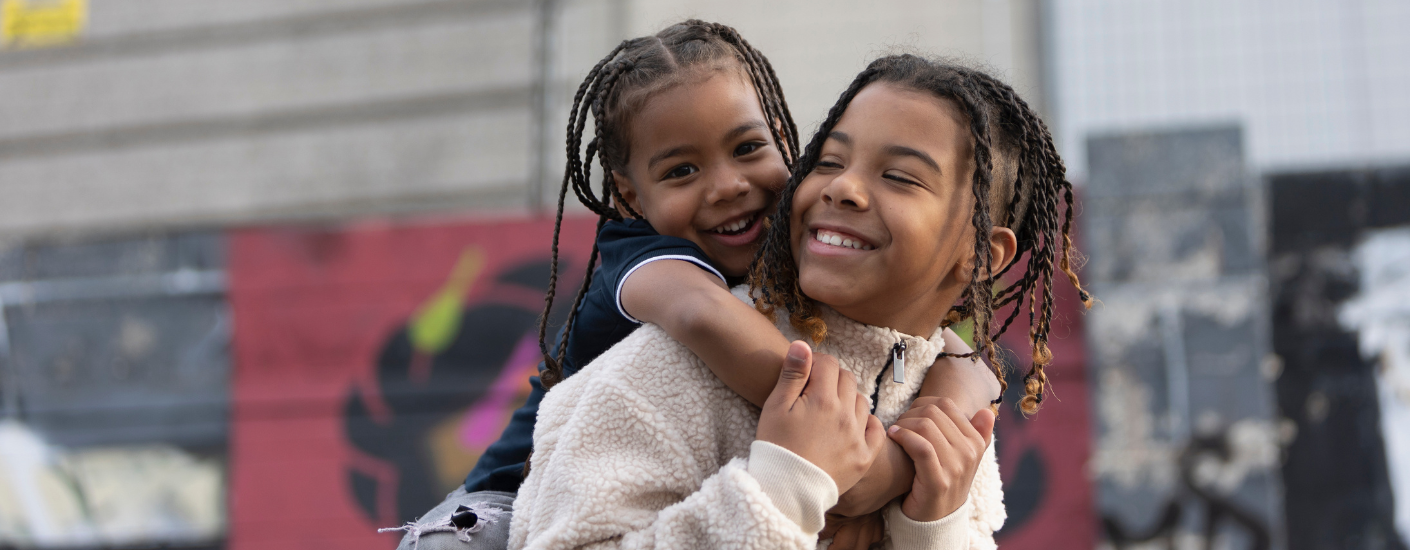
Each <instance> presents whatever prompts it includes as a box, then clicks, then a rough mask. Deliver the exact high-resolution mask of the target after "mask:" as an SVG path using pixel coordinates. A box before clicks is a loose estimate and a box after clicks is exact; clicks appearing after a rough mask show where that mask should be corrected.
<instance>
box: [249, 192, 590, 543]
mask: <svg viewBox="0 0 1410 550" xmlns="http://www.w3.org/2000/svg"><path fill="white" fill-rule="evenodd" d="M594 223H595V222H594V220H591V219H583V218H573V219H571V220H570V221H568V222H565V228H564V231H563V234H564V236H565V237H564V246H563V251H564V254H565V256H567V257H568V260H569V262H568V263H569V264H570V265H573V266H581V265H583V262H582V261H583V260H584V259H585V257H586V253H587V252H588V250H589V249H590V246H591V238H592V233H593V230H594ZM552 230H553V224H552V220H551V219H550V220H501V221H479V222H476V221H443V222H435V223H417V224H394V223H388V222H372V223H363V224H357V225H351V226H347V227H342V228H336V229H326V228H319V229H303V228H287V227H286V228H251V229H244V230H239V231H235V232H234V234H233V235H232V236H231V239H230V259H229V266H230V267H229V274H230V282H231V286H230V303H231V308H232V310H233V313H234V318H235V344H234V350H233V355H234V375H233V392H232V394H233V405H232V427H231V450H230V464H231V474H230V475H231V480H230V495H231V496H230V512H229V513H230V531H229V547H230V548H231V549H232V550H256V549H258V550H279V549H290V550H294V549H300V550H302V549H306V548H344V549H357V548H369V549H370V548H391V547H393V546H395V544H396V540H397V538H398V537H397V536H395V535H393V534H380V535H379V534H377V533H376V529H377V528H379V527H391V526H394V525H396V524H397V523H398V518H397V517H395V509H396V504H395V503H394V502H388V498H389V497H388V495H393V494H394V491H392V490H391V487H392V485H394V484H396V483H398V478H399V477H406V476H407V475H409V474H410V473H409V472H400V471H398V469H397V468H395V467H394V465H393V464H390V463H389V462H387V461H386V460H382V459H379V457H377V456H375V455H372V454H369V453H368V452H366V451H365V450H363V449H360V448H358V447H356V446H354V445H353V444H351V443H350V441H349V440H348V437H347V427H346V424H347V418H346V416H347V415H346V411H345V409H346V407H347V396H348V395H349V392H350V391H355V392H361V393H362V394H363V395H364V396H366V395H372V396H374V397H375V396H377V395H378V394H379V392H380V388H379V387H378V385H379V384H378V377H377V374H376V369H377V361H378V354H379V353H380V348H382V347H383V345H384V344H385V343H386V342H387V341H388V338H389V335H391V334H393V333H395V332H396V331H397V330H398V329H399V328H400V327H402V326H403V325H404V324H405V323H406V322H407V320H408V318H409V317H411V316H412V315H413V314H414V313H415V312H416V311H417V310H418V308H419V307H421V306H422V305H423V304H424V303H426V302H427V300H428V299H429V298H431V297H432V296H433V295H434V294H435V293H436V292H437V291H438V290H440V289H441V288H442V286H443V285H444V284H445V283H446V281H447V278H448V277H449V275H450V274H451V272H452V269H453V268H454V267H455V264H456V262H457V259H458V258H459V257H460V256H461V254H462V253H463V252H464V251H465V250H466V249H467V248H472V247H473V248H476V249H478V250H481V251H482V252H483V254H484V265H483V267H482V270H481V274H480V275H479V277H477V279H476V280H475V281H474V284H473V285H472V286H471V287H470V288H469V289H468V293H467V294H466V295H465V297H464V302H465V303H466V304H477V303H486V302H496V303H507V304H510V305H514V306H521V307H522V308H524V309H527V310H529V311H537V310H539V309H541V308H542V294H541V293H538V294H536V293H533V292H530V291H527V290H525V289H522V288H517V287H515V286H513V285H502V284H495V281H494V277H495V275H496V274H499V273H501V272H502V271H504V270H506V269H508V268H511V267H513V266H515V265H518V264H522V263H524V262H531V261H534V260H543V259H546V258H547V256H548V249H549V243H550V240H551V237H552ZM577 269H580V268H575V269H574V271H577ZM516 293H517V295H516ZM526 381H527V373H525V376H524V384H523V385H524V386H527V382H526ZM367 401H368V402H372V403H375V402H376V401H377V399H375V398H373V399H368V400H367ZM509 405H512V403H508V404H506V405H505V406H506V407H508V406H509ZM372 408H373V409H374V411H373V412H374V414H373V416H377V414H376V413H377V411H376V410H375V409H376V408H377V407H375V406H373V407H372ZM382 413H383V414H382V416H384V417H385V416H386V415H385V411H382ZM427 467H428V468H430V467H432V466H431V465H428V466H427ZM350 471H358V472H361V474H362V475H364V476H367V477H370V478H373V479H376V480H377V482H378V483H380V484H385V485H384V486H378V487H377V488H376V489H377V491H376V494H377V497H376V504H375V506H373V507H374V508H375V509H376V510H375V512H376V513H375V515H374V516H373V517H369V514H368V513H366V511H364V510H363V509H362V507H360V506H359V503H358V499H357V498H356V496H355V495H354V494H353V491H354V489H353V486H352V484H351V483H350V482H349V477H350V473H349V472H350ZM466 472H468V468H465V470H464V471H462V472H461V473H460V475H461V476H463V475H464V473H466ZM447 491H448V489H447ZM441 494H444V493H443V492H442V493H441ZM431 504H434V503H431ZM429 507H430V505H426V507H425V508H424V509H423V511H424V510H426V509H429Z"/></svg>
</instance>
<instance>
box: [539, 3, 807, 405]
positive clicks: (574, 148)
mask: <svg viewBox="0 0 1410 550" xmlns="http://www.w3.org/2000/svg"><path fill="white" fill-rule="evenodd" d="M715 70H738V71H740V73H741V74H742V75H743V76H745V77H747V78H748V79H749V82H750V84H751V85H752V86H753V88H754V92H755V94H756V95H757V97H758V99H759V105H760V107H762V110H763V113H764V117H765V119H766V120H768V121H769V123H770V124H768V127H769V133H770V136H771V137H772V138H773V140H774V145H775V146H776V147H778V148H779V150H780V152H781V153H782V154H783V159H784V163H785V164H786V165H787V166H788V167H789V168H790V169H791V168H792V167H793V165H794V164H795V163H794V157H795V156H796V155H797V151H798V127H797V125H796V124H794V122H793V115H792V114H790V113H789V110H788V103H787V102H786V101H784V98H783V88H782V87H781V86H780V85H779V82H778V76H777V74H776V73H774V68H773V66H772V65H771V64H770V63H769V60H768V58H766V57H764V54H762V53H760V52H759V51H758V50H756V49H754V47H753V46H751V45H750V44H749V42H748V41H746V40H744V37H742V36H740V34H739V32H738V31H736V30H734V29H733V28H731V27H729V26H727V25H721V24H719V23H707V22H704V21H699V20H695V19H692V20H689V21H684V22H681V23H678V24H675V25H671V26H670V27H667V28H666V29H664V30H662V31H661V32H659V33H656V34H655V35H652V36H643V37H639V38H633V39H630V40H625V41H623V42H622V43H621V44H619V45H618V46H617V47H616V48H614V49H613V50H612V51H611V52H610V53H608V54H607V56H606V57H604V58H602V60H601V61H598V62H597V64H596V65H594V66H593V68H592V70H591V71H588V75H587V77H586V78H584V79H583V83H582V84H581V85H579V86H578V91H577V94H576V95H574V97H573V107H572V109H571V110H570V111H569V114H568V138H567V154H568V162H567V166H566V167H565V168H564V171H563V184H562V187H561V188H560V189H559V191H558V209H557V214H556V218H555V220H554V225H553V259H552V261H551V262H550V275H549V283H548V292H547V293H546V294H545V295H544V311H543V315H542V316H541V317H540V318H539V351H541V352H542V353H543V356H544V363H545V369H544V372H543V373H542V375H541V379H542V381H543V386H544V388H545V389H548V388H551V387H553V385H555V384H557V383H558V382H559V381H561V380H562V379H563V376H564V375H563V360H564V358H565V357H566V355H567V344H568V338H567V336H566V335H567V334H571V332H572V330H573V323H574V321H575V320H576V318H577V312H578V307H579V306H580V305H581V304H582V301H583V297H584V296H585V295H586V293H587V290H588V287H590V286H591V285H592V279H593V268H595V267H596V265H597V256H598V250H597V243H596V241H594V243H593V248H592V252H591V255H590V256H589V258H588V264H587V274H586V276H585V277H584V278H583V284H582V286H581V287H580V288H579V289H578V293H577V296H576V297H575V298H574V300H573V309H572V310H571V311H569V313H568V320H567V321H566V323H565V325H564V328H563V331H564V335H565V336H564V338H563V339H562V340H561V341H560V342H559V343H558V346H557V349H556V350H554V351H550V350H549V346H548V342H547V337H548V316H549V311H550V310H551V309H552V308H553V301H554V298H555V297H556V294H557V286H558V242H559V236H560V233H561V231H562V228H563V211H564V205H565V203H566V200H567V196H568V190H569V189H571V190H572V191H573V194H574V195H576V196H577V198H578V202H581V203H582V204H583V206H586V207H587V208H588V210H591V211H592V212H593V213H595V214H597V216H598V224H597V229H598V231H601V229H602V226H603V224H604V223H606V222H607V221H609V220H620V219H622V218H623V215H624V214H625V215H626V216H630V217H635V218H639V217H641V216H640V215H639V214H638V213H637V212H635V211H633V210H632V208H631V206H630V205H628V204H627V203H626V201H624V200H623V199H622V195H621V193H620V192H619V191H618V190H617V186H616V185H614V183H613V181H612V171H613V170H623V169H625V166H626V164H627V159H628V157H629V148H630V144H631V136H630V134H629V132H628V130H629V127H630V120H631V117H632V116H634V115H635V114H636V113H637V112H640V111H641V108H642V107H643V106H644V105H645V104H646V102H647V101H648V100H649V99H650V98H651V97H652V96H653V95H654V94H657V93H659V92H662V91H665V90H667V89H671V88H672V87H675V86H679V85H681V84H685V83H687V82H689V81H690V79H691V78H694V77H698V76H700V75H702V74H707V72H708V71H715ZM589 114H591V115H592V119H593V120H592V123H593V124H592V126H593V133H592V139H591V140H590V141H589V142H588V143H587V145H586V147H584V145H583V134H584V133H586V132H587V126H588V115H589ZM594 156H596V157H597V160H598V163H599V165H600V166H601V168H602V176H601V178H602V179H601V190H600V191H596V190H594V189H593V182H592V161H593V157H594Z"/></svg>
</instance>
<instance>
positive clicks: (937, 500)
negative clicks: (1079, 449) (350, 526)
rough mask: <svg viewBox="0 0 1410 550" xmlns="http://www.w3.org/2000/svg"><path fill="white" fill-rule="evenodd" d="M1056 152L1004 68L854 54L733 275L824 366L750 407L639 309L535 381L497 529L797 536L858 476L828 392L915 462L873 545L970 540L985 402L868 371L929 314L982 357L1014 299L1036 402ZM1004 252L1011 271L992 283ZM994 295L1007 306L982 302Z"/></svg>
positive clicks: (702, 541)
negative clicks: (530, 451) (533, 425)
mask: <svg viewBox="0 0 1410 550" xmlns="http://www.w3.org/2000/svg"><path fill="white" fill-rule="evenodd" d="M1063 173H1064V169H1063V166H1062V164H1061V160H1060V159H1059V158H1058V156H1057V154H1056V152H1055V150H1054V149H1053V147H1052V140H1051V137H1050V135H1049V134H1048V131H1047V129H1046V127H1045V126H1044V125H1043V123H1042V122H1041V120H1039V119H1038V118H1037V117H1036V116H1035V115H1034V113H1033V112H1032V111H1031V110H1030V109H1029V108H1028V107H1027V105H1026V104H1025V103H1024V102H1023V101H1022V100H1021V99H1019V98H1018V97H1017V95H1016V94H1015V93H1014V92H1013V90H1012V89H1011V88H1009V87H1008V86H1007V85H1004V84H1003V83H1001V82H999V81H997V80H995V79H993V78H992V77H989V76H988V75H985V74H983V73H980V72H977V71H973V70H970V69H966V68H963V67H957V66H952V65H947V64H943V63H938V62H932V61H927V60H924V59H921V58H918V57H914V56H898V57H888V58H883V59H880V60H877V61H876V62H873V63H872V64H871V65H870V66H869V67H868V68H867V70H866V71H864V72H863V73H862V74H861V75H859V76H858V78H857V79H856V80H855V81H854V82H853V84H852V85H851V86H850V87H849V88H848V89H847V91H846V92H844V94H843V95H842V97H841V99H840V100H839V102H838V104H837V105H836V106H834V107H833V109H832V111H831V112H830V114H829V116H828V118H827V120H826V121H825V122H824V123H823V125H822V127H821V129H820V130H819V132H818V134H817V135H816V136H815V138H814V139H813V141H812V143H811V144H810V145H809V146H808V149H807V150H806V152H805V154H804V155H803V157H802V159H800V163H799V166H798V170H797V171H796V172H795V174H794V176H793V179H791V180H790V182H789V186H788V187H787V188H786V189H785V191H784V193H783V197H782V199H781V205H780V207H779V209H778V212H777V213H776V214H775V215H774V216H773V218H772V224H771V227H770V229H769V232H768V234H767V236H766V238H765V243H764V245H763V249H762V250H761V253H760V259H759V261H758V262H757V263H756V264H755V266H754V272H753V277H752V279H751V282H752V285H753V286H754V296H757V297H758V307H759V309H760V310H761V311H764V312H766V313H771V314H772V313H775V312H778V311H780V310H782V311H784V312H786V317H785V316H779V317H780V319H779V322H778V325H779V328H780V329H781V330H782V331H783V332H784V333H785V334H788V335H790V336H806V337H808V338H809V339H811V340H813V341H815V342H819V348H820V350H822V351H826V352H829V353H832V354H833V355H835V356H837V359H838V360H839V361H840V362H841V366H842V369H843V370H844V371H845V373H843V374H837V375H834V373H835V372H836V371H828V370H827V369H826V368H819V367H818V366H816V365H815V366H814V368H813V371H812V373H811V374H809V375H808V376H807V378H808V384H807V389H806V390H804V389H801V388H800V387H801V386H802V384H801V383H800V382H799V381H798V380H799V378H800V377H799V372H801V369H799V370H794V369H793V368H790V369H785V371H784V374H783V375H782V377H781V378H780V380H779V383H778V387H777V388H775V390H774V392H773V394H772V395H771V396H770V397H769V399H768V402H767V403H766V404H765V406H764V408H763V410H762V415H760V412H759V411H758V410H757V409H754V408H753V407H751V406H750V405H749V404H748V403H747V402H746V401H745V400H744V399H742V398H741V397H739V396H738V395H737V394H735V393H734V392H732V391H731V390H730V389H729V388H728V387H727V386H725V385H724V384H723V383H722V382H721V381H720V379H719V378H716V377H715V376H714V375H712V374H711V373H710V370H709V369H708V368H707V367H706V366H705V365H704V364H703V362H702V361H701V360H700V359H699V358H697V357H696V356H694V355H693V354H692V353H691V352H690V350H689V349H688V348H687V347H686V346H684V345H683V344H682V343H680V342H678V341H675V340H673V339H672V338H671V337H670V336H669V335H668V334H666V333H665V332H664V331H663V330H661V329H660V328H659V327H655V326H648V327H646V328H644V329H642V330H638V331H636V332H634V333H632V335H631V336H629V337H627V338H626V339H625V340H623V341H622V342H621V343H620V344H619V345H618V346H616V347H614V348H612V349H611V350H609V351H608V352H606V353H605V354H603V355H602V356H600V357H598V359H597V360H595V361H593V362H592V363H591V364H590V365H588V366H587V367H586V369H585V370H584V372H583V374H584V375H585V376H578V377H574V378H572V379H569V380H567V381H566V382H564V383H563V384H562V385H560V386H558V388H557V389H556V390H555V391H554V392H552V393H550V394H549V395H548V396H547V397H546V399H545V400H544V402H543V405H542V411H541V415H540V417H539V421H540V423H539V425H538V429H537V433H536V435H535V440H534V442H535V447H534V449H535V459H534V468H533V469H532V471H531V473H530V475H529V477H528V479H527V480H526V481H525V482H524V486H523V488H522V489H521V491H520V494H519V498H518V499H517V500H516V501H515V507H516V518H515V522H514V523H513V525H512V529H513V535H512V538H511V544H510V546H511V547H512V548H521V547H528V548H574V547H580V546H588V545H601V546H609V547H618V546H620V547H632V548H637V547H643V548H644V547H661V548H688V547H697V548H722V547H730V548H736V547H737V548H780V547H792V548H808V547H811V546H812V545H813V544H814V543H815V542H816V540H817V539H816V537H817V534H818V531H819V529H820V528H821V523H822V522H821V514H822V512H821V511H822V510H826V509H828V508H829V507H830V506H832V504H833V503H834V502H835V501H836V498H837V495H838V493H839V492H845V491H846V490H848V489H849V488H850V485H851V484H852V483H855V482H856V480H857V479H859V474H858V470H859V469H863V468H862V467H859V466H858V464H856V462H855V460H854V457H856V456H859V455H865V452H864V451H862V452H859V451H858V449H859V448H861V449H865V448H867V447H868V446H869V445H871V444H872V443H871V439H872V435H871V433H872V429H873V428H874V426H871V427H869V426H870V424H871V423H869V422H862V421H860V417H861V416H865V410H864V409H862V410H853V411H852V412H850V413H849V410H848V409H849V408H850V407H851V406H852V404H853V403H856V404H858V408H860V407H861V404H862V403H864V402H866V401H870V403H871V406H872V407H874V409H873V410H874V411H875V414H876V416H878V417H880V418H881V420H882V422H886V423H890V422H893V421H894V425H893V426H892V427H891V428H890V429H889V433H890V435H891V438H892V439H893V440H895V441H897V442H898V443H901V444H902V445H903V446H904V447H905V449H906V452H907V453H909V454H910V456H911V457H912V458H913V459H915V463H916V471H917V475H916V476H915V478H914V480H913V482H912V487H911V490H910V492H909V494H908V495H907V496H906V498H905V499H903V500H900V501H899V502H896V503H894V504H892V505H889V506H888V509H887V512H886V517H887V530H888V532H889V535H890V539H889V540H890V544H891V545H892V546H893V547H896V548H908V547H932V548H970V547H973V548H992V547H993V546H994V543H993V532H994V530H996V529H997V528H998V527H999V526H1000V525H1001V524H1002V521H1003V517H1004V512H1003V504H1002V500H1001V499H1002V495H1001V492H1002V491H1001V488H1000V483H999V479H998V471H997V465H996V464H995V463H994V458H993V452H992V449H990V448H989V445H988V442H987V441H986V440H985V437H984V436H983V432H984V431H986V429H987V428H988V427H989V422H991V421H992V416H988V413H984V412H981V413H980V414H979V415H977V417H976V420H975V421H974V426H971V425H970V422H968V421H967V419H966V416H965V415H964V414H963V413H962V412H961V411H959V409H958V408H957V407H955V406H954V404H953V403H952V402H950V401H945V400H941V401H939V402H938V404H937V402H936V400H934V399H926V398H922V399H920V400H917V401H916V405H917V406H916V407H910V408H909V410H907V409H908V405H910V402H911V400H912V399H913V398H915V396H916V392H917V390H918V388H917V387H916V386H914V385H906V384H887V383H885V382H883V375H884V374H886V373H887V372H888V369H889V370H890V371H891V372H895V371H903V372H904V371H910V372H914V373H915V374H919V371H922V370H924V369H925V367H927V366H928V365H929V361H930V360H931V359H932V358H934V357H935V356H936V355H938V354H939V353H940V351H941V348H942V347H943V345H942V342H941V331H942V329H941V326H942V324H944V323H946V322H947V321H949V322H953V321H954V320H957V319H959V318H965V317H970V318H973V319H974V321H975V326H976V327H977V330H976V334H977V337H978V339H979V342H980V345H981V349H982V351H984V352H986V353H987V354H989V356H990V358H991V360H993V358H994V357H995V356H994V355H993V346H992V342H993V340H994V338H996V337H997V336H998V335H999V334H1000V333H1002V332H1003V331H1004V330H1005V329H1006V328H1007V327H1008V325H1009V324H1010V323H1011V322H1012V320H1013V319H1015V318H1016V316H1017V315H1018V313H1017V312H1018V311H1019V310H1020V308H1021V306H1022V302H1023V301H1025V300H1028V301H1029V308H1028V310H1029V312H1030V316H1029V322H1030V340H1031V342H1032V344H1033V364H1034V366H1033V367H1032V369H1031V370H1030V372H1029V373H1028V374H1027V375H1026V376H1025V397H1024V398H1023V401H1022V403H1021V405H1022V407H1023V409H1024V410H1025V412H1029V413H1031V412H1034V411H1036V409H1037V407H1038V405H1039V404H1040V403H1041V401H1042V395H1043V393H1042V390H1043V386H1044V385H1045V383H1046V377H1045V375H1044V373H1043V366H1044V365H1045V364H1047V363H1048V362H1049V361H1050V360H1051V354H1050V353H1049V352H1048V350H1047V345H1046V340H1047V330H1048V319H1049V317H1050V315H1051V310H1052V293H1051V278H1052V276H1053V271H1054V270H1053V267H1054V264H1056V265H1057V266H1058V267H1059V268H1060V269H1062V270H1063V271H1064V272H1065V274H1066V275H1067V276H1068V278H1069V279H1070V281H1071V282H1072V283H1073V284H1074V285H1077V284H1078V281H1077V277H1076V275H1075V274H1074V273H1073V272H1072V271H1071V269H1070V267H1069V261H1068V258H1069V256H1070V254H1071V252H1070V244H1069V243H1070V241H1069V240H1068V236H1067V233H1068V231H1067V229H1068V227H1069V226H1070V218H1071V209H1070V201H1071V198H1070V197H1071V186H1070V184H1068V182H1067V181H1066V180H1065V179H1064V176H1063ZM1059 195H1061V198H1060V197H1059ZM1059 200H1063V201H1066V202H1068V203H1069V206H1068V208H1067V209H1065V211H1061V210H1060V208H1059V204H1058V203H1059ZM1059 216H1064V218H1063V221H1062V223H1061V224H1059V223H1058V219H1059ZM1059 225H1061V230H1059ZM1060 241H1061V243H1062V244H1061V245H1060V244H1059V242H1060ZM1059 246H1062V247H1063V248H1062V250H1061V253H1060V254H1059V248H1058V247H1059ZM1025 253H1026V254H1027V255H1028V257H1029V259H1028V262H1027V263H1026V266H1025V267H1024V269H1023V270H1022V274H1021V275H1019V276H1018V278H1017V280H1015V281H1013V282H1012V284H1010V285H1009V286H1007V287H1005V288H1004V289H1003V290H1000V291H998V292H997V293H996V292H994V291H993V290H992V289H993V288H994V283H995V281H996V279H997V278H998V277H1000V276H1002V275H1004V273H1006V272H1007V271H1008V269H1009V267H1010V266H1011V265H1013V262H1012V261H1013V260H1014V259H1015V258H1017V257H1020V256H1021V255H1023V254H1025ZM1079 289H1080V286H1079ZM739 293H740V297H741V298H742V299H746V300H747V299H748V297H749V296H748V295H746V294H744V293H743V291H742V289H741V290H740V291H739ZM1083 297H1084V301H1086V300H1087V298H1086V295H1085V293H1083ZM957 303H958V304H959V306H954V305H955V304H957ZM1006 305H1011V306H1012V307H1013V308H1015V311H1014V312H1012V313H1011V314H1010V315H1009V316H1008V317H1007V318H1005V320H1004V322H1003V323H992V322H991V321H992V317H993V311H994V310H995V309H996V308H999V307H1003V306H1006ZM952 306H954V307H952ZM785 319H786V321H785ZM995 324H998V325H999V328H998V330H997V331H995V333H993V334H991V333H990V330H991V329H992V327H993V326H994V325H995ZM915 334H919V335H930V336H928V337H925V336H911V335H915ZM901 350H905V360H904V361H903V359H902V357H901V354H900V351H901ZM794 351H795V352H797V353H795V355H799V356H801V355H804V353H803V352H802V351H801V350H796V349H795V350H794ZM819 372H821V374H819ZM846 373H850V375H849V374H846ZM906 378H911V375H910V374H907V375H906ZM849 384H851V385H854V386H855V387H854V388H848V387H846V386H848V385H849ZM849 391H850V392H851V393H849ZM856 395H861V396H866V395H872V396H873V398H872V399H870V400H866V399H859V398H857V397H856ZM809 416H811V418H810V417H809ZM986 417H987V418H986ZM898 418H899V420H897V419H898ZM820 427H821V428H822V429H821V430H819V428H820ZM823 434H830V437H829V436H827V435H823ZM746 456H747V457H748V458H747V459H746V458H744V457H746ZM981 462H982V463H983V464H982V467H981Z"/></svg>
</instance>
